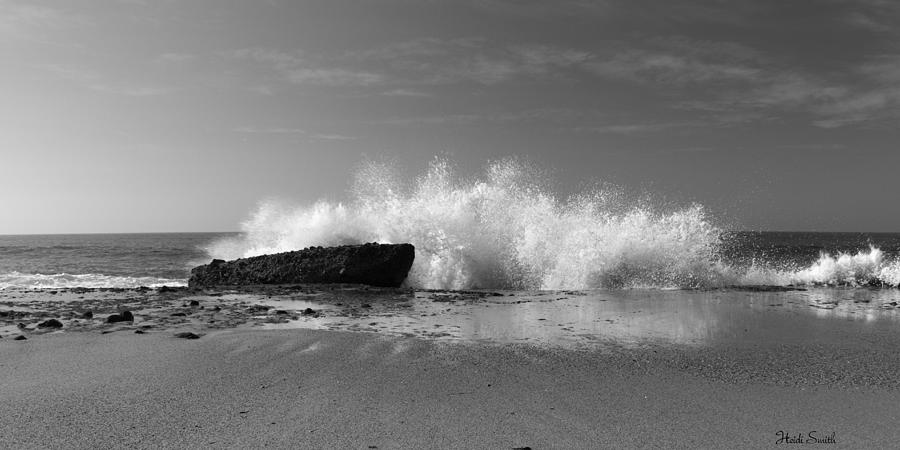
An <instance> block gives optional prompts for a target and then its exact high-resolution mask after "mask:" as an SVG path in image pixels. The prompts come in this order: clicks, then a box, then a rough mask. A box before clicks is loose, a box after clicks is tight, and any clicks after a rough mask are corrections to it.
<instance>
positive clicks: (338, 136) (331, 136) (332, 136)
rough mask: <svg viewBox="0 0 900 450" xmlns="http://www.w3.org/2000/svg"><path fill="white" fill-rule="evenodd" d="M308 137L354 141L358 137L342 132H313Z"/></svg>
mask: <svg viewBox="0 0 900 450" xmlns="http://www.w3.org/2000/svg"><path fill="white" fill-rule="evenodd" d="M310 138H312V139H316V140H321V141H355V140H356V139H358V138H357V137H354V136H345V135H343V134H313V135H311V136H310Z"/></svg>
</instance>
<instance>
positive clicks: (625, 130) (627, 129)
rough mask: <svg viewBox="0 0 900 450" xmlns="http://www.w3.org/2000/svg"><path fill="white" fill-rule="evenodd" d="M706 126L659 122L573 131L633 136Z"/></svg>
mask: <svg viewBox="0 0 900 450" xmlns="http://www.w3.org/2000/svg"><path fill="white" fill-rule="evenodd" d="M705 125H708V124H707V123H705V122H697V121H689V122H660V123H626V124H611V125H598V126H590V127H577V128H575V131H586V132H590V133H598V134H622V135H635V134H646V133H657V132H660V131H664V130H669V129H672V128H685V127H696V126H705Z"/></svg>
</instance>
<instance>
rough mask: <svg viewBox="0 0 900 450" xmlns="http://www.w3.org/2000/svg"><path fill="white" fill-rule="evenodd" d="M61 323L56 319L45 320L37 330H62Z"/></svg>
mask: <svg viewBox="0 0 900 450" xmlns="http://www.w3.org/2000/svg"><path fill="white" fill-rule="evenodd" d="M62 326H63V324H62V322H60V321H58V320H56V319H49V320H45V321H43V322H41V323H39V324H38V325H37V327H38V328H62Z"/></svg>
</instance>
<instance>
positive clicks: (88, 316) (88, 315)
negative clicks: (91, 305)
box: [81, 310, 94, 319]
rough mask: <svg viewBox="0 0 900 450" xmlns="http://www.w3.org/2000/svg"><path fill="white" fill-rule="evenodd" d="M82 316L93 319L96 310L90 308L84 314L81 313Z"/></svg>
mask: <svg viewBox="0 0 900 450" xmlns="http://www.w3.org/2000/svg"><path fill="white" fill-rule="evenodd" d="M81 317H82V318H85V319H93V318H94V312H93V311H90V310H88V311H85V312H84V313H83V314H81Z"/></svg>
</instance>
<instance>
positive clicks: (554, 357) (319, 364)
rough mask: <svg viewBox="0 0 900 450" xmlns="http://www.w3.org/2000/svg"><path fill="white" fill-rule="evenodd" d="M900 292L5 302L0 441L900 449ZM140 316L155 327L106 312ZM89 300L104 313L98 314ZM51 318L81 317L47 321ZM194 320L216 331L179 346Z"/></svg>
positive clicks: (327, 293)
mask: <svg viewBox="0 0 900 450" xmlns="http://www.w3.org/2000/svg"><path fill="white" fill-rule="evenodd" d="M892 296H896V297H900V293H898V292H897V291H872V292H871V293H870V294H869V296H868V297H866V298H865V299H862V300H864V301H858V300H860V298H859V294H858V293H856V292H855V291H849V290H847V291H837V290H822V291H815V290H812V291H802V292H747V291H730V290H725V291H710V292H684V291H675V292H670V291H633V292H619V293H596V292H595V293H584V292H552V293H542V292H538V293H523V292H516V293H508V292H461V293H459V292H456V293H454V292H430V291H419V292H414V291H405V290H375V289H364V288H358V287H298V288H295V289H282V290H269V291H265V292H255V293H249V292H232V291H220V292H190V291H186V290H175V291H169V292H158V291H152V290H151V291H77V292H71V291H66V292H57V293H56V294H49V293H48V292H5V291H4V292H3V293H2V294H0V311H16V312H15V313H6V314H5V315H0V321H2V326H3V328H2V330H0V331H2V333H0V336H2V339H0V390H2V395H0V397H2V398H3V401H2V402H0V409H2V414H3V417H4V420H3V421H2V422H0V439H2V442H4V443H5V444H4V445H8V446H10V447H16V448H23V447H24V448H27V447H44V448H46V447H49V448H63V447H65V448H118V447H143V448H149V447H160V446H163V447H195V446H208V447H213V448H219V447H231V448H248V447H262V446H270V447H277V448H373V447H377V448H510V449H511V448H523V447H531V448H598V447H599V448H603V447H613V448H653V447H656V448H697V447H701V448H723V447H725V448H727V447H752V448H759V447H769V446H777V445H780V444H777V442H778V439H779V438H780V435H779V434H778V433H779V432H783V433H786V434H787V435H789V436H790V437H791V438H792V439H793V438H796V437H797V435H798V433H803V434H804V436H803V440H804V441H806V440H809V439H811V438H819V439H822V440H827V438H828V437H829V436H832V434H833V436H834V440H835V441H836V444H835V445H832V444H829V443H821V444H818V445H828V446H830V447H834V448H854V447H855V448H859V447H863V446H865V447H869V448H891V447H896V446H897V442H898V441H900V431H898V425H897V421H898V416H900V406H898V405H900V389H898V387H900V381H898V378H900V377H897V374H898V373H900V357H898V356H897V353H896V351H895V349H896V348H898V347H897V346H898V345H900V332H898V331H897V330H898V325H900V322H898V320H897V318H896V315H895V312H896V311H895V309H894V308H893V306H895V305H891V304H890V303H891V302H892V301H893V297H892ZM51 297H52V298H53V299H54V300H55V301H52V302H51V301H48V300H49V299H50V298H51ZM79 297H82V298H79ZM835 299H836V300H835ZM192 300H194V301H196V302H197V304H195V305H193V306H192V305H191V301H192ZM865 300H867V301H865ZM255 305H259V306H255ZM271 305H275V306H271ZM576 305H577V306H576ZM266 306H271V307H269V308H266ZM123 308H128V309H130V310H133V311H134V314H135V321H134V323H130V322H129V323H121V322H120V323H114V324H107V323H106V322H105V318H106V316H107V315H108V314H111V313H113V312H115V311H116V310H118V309H123ZM306 308H310V310H312V312H309V313H307V314H304V312H305V311H306ZM88 309H90V310H91V311H93V312H94V318H92V319H85V318H83V317H82V316H81V315H82V314H83V312H84V311H85V310H88ZM574 310H577V311H578V312H573V311H574ZM277 311H284V312H283V313H279V312H277ZM180 313H184V315H180ZM173 314H178V315H174V316H173ZM431 314H434V315H431ZM50 317H58V318H59V319H60V321H61V322H62V324H63V328H62V329H60V330H57V329H47V328H38V327H37V324H39V323H41V322H43V321H45V320H47V319H48V318H50ZM504 318H505V319H504ZM507 319H508V320H507ZM541 319H543V320H541ZM210 321H212V322H210ZM19 323H21V324H23V325H24V329H22V328H20V327H19V325H18V324H19ZM434 325H440V326H439V327H434ZM266 328H283V329H266ZM138 330H140V331H141V333H140V334H138V333H136V331H138ZM182 331H191V332H193V333H195V334H196V335H198V336H200V338H199V339H179V338H176V337H174V336H175V334H176V333H177V332H182ZM18 335H24V336H26V337H27V340H20V341H15V340H13V338H14V337H15V336H18ZM813 431H815V432H816V433H815V434H813V436H810V435H809V434H810V432H813ZM782 435H783V434H782ZM783 444H787V443H786V442H783Z"/></svg>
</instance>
